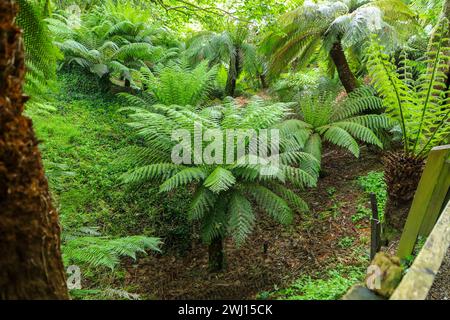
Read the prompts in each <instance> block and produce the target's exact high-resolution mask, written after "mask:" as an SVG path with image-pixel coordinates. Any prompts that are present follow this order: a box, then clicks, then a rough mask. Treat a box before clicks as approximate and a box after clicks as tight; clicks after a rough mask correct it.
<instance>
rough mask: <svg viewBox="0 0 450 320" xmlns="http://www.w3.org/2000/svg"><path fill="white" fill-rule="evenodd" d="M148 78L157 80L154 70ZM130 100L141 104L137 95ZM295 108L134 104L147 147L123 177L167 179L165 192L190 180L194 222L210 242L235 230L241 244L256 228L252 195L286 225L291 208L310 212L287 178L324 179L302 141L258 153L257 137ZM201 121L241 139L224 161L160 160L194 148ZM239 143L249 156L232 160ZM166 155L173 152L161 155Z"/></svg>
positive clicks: (297, 181)
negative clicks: (177, 133)
mask: <svg viewBox="0 0 450 320" xmlns="http://www.w3.org/2000/svg"><path fill="white" fill-rule="evenodd" d="M204 72H207V71H206V70H205V71H204ZM199 76H200V75H199ZM149 81H156V80H155V79H154V78H153V77H152V75H149ZM131 102H133V103H134V102H137V103H139V101H135V100H134V99H133V100H132V101H131ZM290 106H291V104H280V103H276V104H267V103H266V102H264V101H263V100H261V99H252V100H251V101H250V102H249V104H248V105H247V106H246V108H241V107H238V106H237V105H236V103H235V102H234V101H233V100H230V101H228V102H227V103H225V104H223V105H219V106H213V107H208V108H203V109H200V110H197V111H193V110H194V109H192V108H189V107H181V106H175V105H171V106H164V105H159V104H154V105H152V106H151V107H149V108H127V109H126V110H129V111H131V114H130V118H131V123H130V125H131V126H132V127H134V128H136V130H137V133H138V134H139V135H140V136H141V137H142V139H143V142H144V145H145V147H135V148H133V150H132V151H133V153H132V154H130V159H128V160H129V161H128V160H127V159H125V160H126V162H133V161H135V163H136V165H135V168H134V169H132V170H130V171H129V172H128V173H126V174H124V175H123V177H122V181H124V182H127V183H141V182H144V181H151V180H158V181H161V185H160V190H161V192H167V191H171V190H174V189H176V188H179V187H186V186H187V185H189V186H190V187H193V188H195V189H196V192H195V194H194V196H193V199H192V202H191V206H190V209H189V210H188V215H189V218H190V219H193V220H200V221H201V223H202V238H203V240H204V241H205V242H209V241H211V240H212V239H215V238H216V237H223V236H225V235H227V234H229V235H231V236H232V237H233V238H234V240H235V242H236V243H237V244H238V245H240V244H242V243H243V241H244V240H245V239H246V238H247V236H248V235H249V234H250V232H251V231H252V228H253V226H254V223H255V220H256V216H255V212H254V210H253V202H251V201H250V200H251V199H253V200H254V201H255V202H256V203H257V205H258V207H260V208H261V209H262V210H264V211H266V212H267V213H269V215H270V216H272V217H274V219H275V220H277V221H279V222H280V223H283V224H286V223H289V222H291V221H292V219H293V210H292V209H295V211H298V212H303V211H306V210H307V205H306V203H305V202H304V201H303V200H302V199H301V198H300V197H299V196H298V195H296V194H295V193H294V192H292V191H290V190H289V189H287V188H286V187H284V186H283V184H284V183H285V182H286V181H287V182H291V183H292V184H294V185H296V186H297V187H299V188H305V187H310V186H314V185H315V184H316V182H317V177H318V172H319V162H318V161H317V159H315V158H314V156H312V155H310V154H307V153H304V152H302V147H303V143H297V144H296V145H294V144H290V147H289V149H285V148H283V147H282V148H281V153H279V154H268V155H266V156H264V157H263V156H262V155H256V154H251V151H252V144H251V140H252V138H253V135H254V134H258V132H260V131H262V130H267V129H270V128H273V127H274V126H275V125H276V124H277V123H278V122H279V121H280V120H281V119H283V118H284V117H285V116H286V115H288V114H289V113H290V109H289V107H290ZM199 123H201V124H202V125H203V126H204V130H206V129H214V130H216V131H218V132H219V133H220V136H223V137H225V136H226V134H225V133H226V132H227V133H229V132H230V131H231V132H233V133H234V134H235V135H234V136H232V137H233V140H235V142H234V143H233V145H232V149H228V146H227V152H224V154H223V155H222V157H223V159H219V160H220V161H221V163H212V164H206V163H203V162H202V163H200V164H197V162H195V161H196V160H199V158H198V157H196V156H195V155H193V154H190V155H189V160H190V162H189V163H184V164H182V165H181V164H180V165H175V164H173V163H172V162H171V160H170V159H169V160H166V162H161V163H158V162H154V161H158V160H157V159H162V158H163V157H165V158H166V159H168V158H170V156H171V153H172V152H173V149H174V147H176V146H179V145H181V146H182V147H183V148H184V147H186V148H189V150H192V149H194V148H193V145H192V139H193V138H194V137H195V138H196V139H199V138H201V137H199V136H198V135H199V133H198V132H196V129H195V125H196V124H199ZM237 129H245V130H250V131H249V132H251V134H247V133H246V134H245V135H246V136H245V137H244V134H238V132H237V131H235V130H237ZM174 130H184V133H186V134H188V139H187V140H184V139H182V141H174V140H172V132H173V131H174ZM244 132H247V131H244ZM200 134H202V133H200ZM202 135H203V134H202ZM288 136H290V135H288ZM294 136H295V135H294ZM280 138H281V139H283V137H280ZM197 141H199V140H197ZM236 141H240V143H241V147H243V149H244V151H245V152H246V155H245V156H244V158H239V159H238V158H237V157H236V158H234V157H233V159H232V160H231V161H232V162H231V163H229V162H228V161H230V160H229V159H227V156H228V155H229V154H231V155H233V156H236V155H238V146H237V145H236ZM282 145H283V144H282ZM208 146H209V142H208V141H203V144H201V145H200V147H201V150H205V148H206V147H208ZM223 147H224V148H225V146H223ZM153 150H159V153H158V154H155V152H154V151H153ZM161 151H162V152H161ZM160 153H165V154H166V155H165V156H164V155H162V156H161V154H160ZM192 153H195V152H192ZM275 156H278V158H279V162H278V163H276V164H274V165H271V163H270V159H272V158H273V157H275ZM147 160H148V161H147ZM250 160H257V161H255V162H252V161H250ZM120 161H123V160H120ZM267 162H269V164H267ZM291 207H292V209H291Z"/></svg>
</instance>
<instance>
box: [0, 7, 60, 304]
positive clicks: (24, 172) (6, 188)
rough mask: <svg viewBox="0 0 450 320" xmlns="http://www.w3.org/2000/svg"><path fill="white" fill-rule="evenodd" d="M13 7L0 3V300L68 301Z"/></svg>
mask: <svg viewBox="0 0 450 320" xmlns="http://www.w3.org/2000/svg"><path fill="white" fill-rule="evenodd" d="M17 10H18V8H17V5H16V4H15V3H14V1H12V0H0V299H67V298H68V293H67V287H66V280H65V273H64V268H63V264H62V260H61V252H60V225H59V222H58V214H57V212H56V210H55V208H54V207H53V205H52V199H51V197H50V194H49V190H48V184H47V179H46V177H45V175H44V170H43V166H42V160H41V155H40V152H39V149H38V141H37V139H36V137H35V134H34V131H33V128H32V122H31V120H30V119H28V118H26V117H24V116H23V115H22V113H23V109H24V103H25V102H26V100H27V97H25V96H24V95H23V92H22V86H23V83H24V76H25V64H24V51H23V41H22V35H21V30H20V29H19V28H17V26H16V25H15V24H14V19H15V16H16V14H17Z"/></svg>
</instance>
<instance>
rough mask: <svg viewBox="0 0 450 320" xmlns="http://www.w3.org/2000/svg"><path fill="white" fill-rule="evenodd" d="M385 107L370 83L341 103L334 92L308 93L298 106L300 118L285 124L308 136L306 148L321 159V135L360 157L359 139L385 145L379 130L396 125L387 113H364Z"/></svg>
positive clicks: (322, 137) (379, 145)
mask: <svg viewBox="0 0 450 320" xmlns="http://www.w3.org/2000/svg"><path fill="white" fill-rule="evenodd" d="M382 108H383V103H382V100H381V99H380V98H378V97H376V96H375V95H374V91H373V90H372V89H370V88H367V87H361V88H358V89H357V90H355V91H354V92H352V93H351V94H350V95H349V96H348V97H347V98H346V99H345V100H344V101H342V102H339V103H337V102H335V99H334V95H332V94H330V93H324V94H321V95H318V96H310V95H306V96H303V97H302V99H301V101H300V102H299V107H298V110H297V112H298V116H299V118H300V120H288V122H285V123H283V124H282V127H284V128H285V130H288V131H289V132H291V131H293V132H296V131H297V132H301V133H302V135H303V136H305V137H306V139H305V151H307V152H308V153H310V154H312V155H314V156H315V157H316V158H317V159H318V160H319V161H320V160H321V159H320V158H321V149H322V141H321V139H324V140H326V141H329V142H331V143H333V144H335V145H337V146H340V147H343V148H345V149H347V150H349V151H350V152H351V153H352V154H353V155H355V156H356V157H358V156H359V146H358V142H357V140H359V141H362V142H365V143H369V144H373V145H376V146H378V147H380V148H381V147H382V143H381V141H380V139H379V138H378V137H377V135H376V134H375V132H377V131H378V130H380V129H390V128H392V127H393V122H392V121H390V119H389V118H388V117H386V116H385V115H374V114H371V115H361V114H362V113H364V112H367V111H376V110H380V109H382ZM293 123H295V124H296V126H293V125H292V124H293ZM286 128H289V129H286Z"/></svg>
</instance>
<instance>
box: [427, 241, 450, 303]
mask: <svg viewBox="0 0 450 320" xmlns="http://www.w3.org/2000/svg"><path fill="white" fill-rule="evenodd" d="M427 299H428V300H450V249H449V250H448V251H447V256H446V257H445V259H444V261H443V262H442V266H441V268H440V269H439V273H438V274H437V276H436V279H435V280H434V283H433V287H432V288H431V290H430V292H429V294H428V298H427Z"/></svg>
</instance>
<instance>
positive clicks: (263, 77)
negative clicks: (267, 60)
mask: <svg viewBox="0 0 450 320" xmlns="http://www.w3.org/2000/svg"><path fill="white" fill-rule="evenodd" d="M259 80H260V81H261V88H262V89H267V88H269V84H268V83H267V77H266V75H265V74H264V73H263V74H260V75H259Z"/></svg>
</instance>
